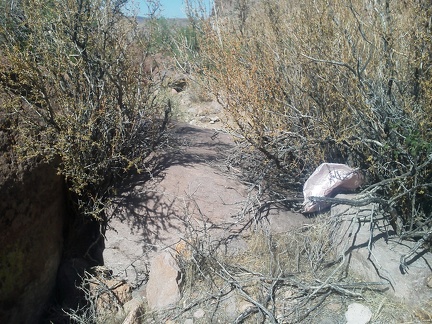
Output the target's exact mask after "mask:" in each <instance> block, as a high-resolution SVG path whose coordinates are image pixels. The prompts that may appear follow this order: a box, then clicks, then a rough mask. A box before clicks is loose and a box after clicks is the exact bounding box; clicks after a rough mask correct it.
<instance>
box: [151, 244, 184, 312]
mask: <svg viewBox="0 0 432 324" xmlns="http://www.w3.org/2000/svg"><path fill="white" fill-rule="evenodd" d="M181 280H182V274H181V271H180V268H179V266H178V264H177V261H176V259H175V258H174V257H173V256H172V255H171V254H170V253H169V252H166V251H163V252H161V253H159V254H158V255H156V256H155V257H154V258H153V260H152V261H151V265H150V273H149V280H148V282H147V287H146V295H147V302H148V304H149V307H150V308H151V309H153V310H162V309H167V308H169V307H171V306H173V305H175V304H176V303H177V302H178V301H179V300H180V297H181V296H180V289H179V285H180V283H181Z"/></svg>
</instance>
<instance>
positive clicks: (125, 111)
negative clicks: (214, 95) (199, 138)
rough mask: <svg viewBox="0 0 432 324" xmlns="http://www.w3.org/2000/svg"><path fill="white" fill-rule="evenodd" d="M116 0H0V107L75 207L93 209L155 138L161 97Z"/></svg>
mask: <svg viewBox="0 0 432 324" xmlns="http://www.w3.org/2000/svg"><path fill="white" fill-rule="evenodd" d="M124 3H125V1H105V0H65V1H63V0H62V1H57V0H51V1H38V0H24V1H1V3H0V6H1V7H2V11H3V12H4V14H3V16H2V17H1V19H0V42H1V44H2V47H1V48H2V49H1V55H2V65H1V67H0V85H1V87H0V89H1V90H0V91H1V103H2V105H1V110H0V113H1V115H2V117H3V116H4V117H6V116H8V117H11V116H12V117H13V118H14V119H15V121H16V123H17V124H16V127H17V130H18V135H17V138H16V140H15V142H16V143H17V145H16V147H15V150H16V153H17V154H18V156H20V157H21V158H22V159H29V158H37V159H39V160H43V161H46V162H49V161H53V160H54V159H55V160H57V161H59V166H58V170H59V173H61V174H62V175H64V177H65V179H66V182H67V185H68V187H69V189H70V192H71V194H72V196H73V197H74V198H73V200H74V201H75V203H76V206H77V208H78V209H79V210H80V212H84V213H86V214H89V215H91V216H93V217H96V218H98V217H100V216H101V211H102V210H103V208H104V203H105V201H106V199H107V197H108V196H109V195H110V194H111V193H112V189H113V186H114V184H115V183H116V182H117V181H118V180H119V179H121V178H122V177H123V176H124V175H125V174H126V173H127V172H128V171H129V170H131V169H135V170H138V171H140V168H141V167H142V166H143V161H144V159H145V158H146V157H148V156H149V155H150V153H151V152H152V151H154V150H155V148H156V147H157V145H158V143H160V141H161V139H162V135H163V132H164V126H165V125H166V122H167V117H168V106H169V104H168V103H167V102H166V100H164V98H163V97H162V92H160V91H159V92H158V89H159V85H160V84H159V83H160V80H161V79H160V78H158V77H157V76H156V75H155V74H154V73H152V71H150V69H149V68H148V65H149V64H148V62H149V61H150V60H149V51H148V48H149V43H148V39H146V38H144V37H143V36H142V33H141V31H140V30H139V29H138V28H137V24H136V22H135V19H133V18H128V17H126V16H125V15H124V14H123V13H122V8H123V5H124Z"/></svg>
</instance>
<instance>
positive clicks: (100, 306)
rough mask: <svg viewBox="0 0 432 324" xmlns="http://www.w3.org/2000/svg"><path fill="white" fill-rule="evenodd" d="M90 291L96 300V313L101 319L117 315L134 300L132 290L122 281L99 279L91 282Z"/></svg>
mask: <svg viewBox="0 0 432 324" xmlns="http://www.w3.org/2000/svg"><path fill="white" fill-rule="evenodd" d="M89 289H90V293H91V295H92V297H93V298H96V312H97V314H98V315H100V316H101V317H104V316H107V315H108V316H109V315H112V314H115V313H117V312H118V311H119V310H120V309H121V308H122V307H123V305H124V304H126V303H127V302H128V301H130V300H131V299H132V288H131V287H130V286H129V285H128V284H127V283H126V282H124V281H121V280H116V279H104V278H98V280H97V281H91V282H90V287H89Z"/></svg>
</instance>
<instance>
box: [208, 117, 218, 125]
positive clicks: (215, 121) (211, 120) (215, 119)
mask: <svg viewBox="0 0 432 324" xmlns="http://www.w3.org/2000/svg"><path fill="white" fill-rule="evenodd" d="M217 122H220V118H219V117H218V116H215V117H210V121H209V123H210V124H214V123H217Z"/></svg>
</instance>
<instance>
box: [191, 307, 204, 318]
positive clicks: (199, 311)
mask: <svg viewBox="0 0 432 324" xmlns="http://www.w3.org/2000/svg"><path fill="white" fill-rule="evenodd" d="M204 315H205V312H204V310H203V309H202V308H199V309H197V310H196V311H195V312H194V313H193V317H195V318H203V317H204Z"/></svg>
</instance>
